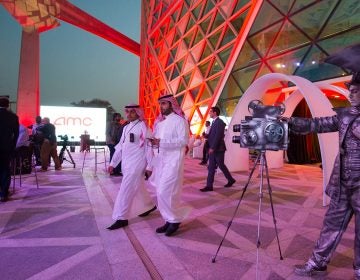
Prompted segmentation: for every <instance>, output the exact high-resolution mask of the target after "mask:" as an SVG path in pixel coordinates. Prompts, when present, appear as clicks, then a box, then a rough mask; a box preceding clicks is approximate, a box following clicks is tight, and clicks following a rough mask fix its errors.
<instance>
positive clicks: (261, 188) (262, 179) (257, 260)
mask: <svg viewBox="0 0 360 280" xmlns="http://www.w3.org/2000/svg"><path fill="white" fill-rule="evenodd" d="M264 165H265V151H260V186H259V209H258V211H259V214H258V227H257V240H256V279H259V275H258V272H259V248H260V244H261V242H260V225H261V207H262V198H263V185H264Z"/></svg>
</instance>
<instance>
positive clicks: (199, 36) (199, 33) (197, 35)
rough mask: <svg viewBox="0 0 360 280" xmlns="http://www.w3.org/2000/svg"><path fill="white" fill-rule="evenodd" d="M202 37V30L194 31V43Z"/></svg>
mask: <svg viewBox="0 0 360 280" xmlns="http://www.w3.org/2000/svg"><path fill="white" fill-rule="evenodd" d="M203 38H204V36H203V35H202V32H201V31H200V30H198V32H197V33H196V37H195V39H194V45H195V44H197V43H199V42H200V41H201V40H202V39H203Z"/></svg>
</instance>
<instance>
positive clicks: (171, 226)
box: [150, 95, 190, 236]
mask: <svg viewBox="0 0 360 280" xmlns="http://www.w3.org/2000/svg"><path fill="white" fill-rule="evenodd" d="M159 105H160V115H159V117H158V118H157V119H156V121H155V124H154V138H153V139H152V140H151V143H152V146H153V151H154V158H153V173H152V176H151V177H150V183H151V184H152V185H154V187H155V188H156V195H157V206H158V209H159V211H160V213H161V216H162V217H163V219H164V220H165V222H166V223H165V224H164V225H163V226H161V227H159V228H157V229H156V232H157V233H165V235H166V236H170V235H172V234H173V233H174V232H176V231H177V229H178V228H179V225H180V223H181V222H182V221H183V220H184V218H185V217H186V216H187V215H188V213H189V212H190V208H189V207H185V206H183V205H181V191H182V186H183V172H184V157H185V151H186V147H187V143H188V141H189V125H188V122H187V120H186V119H185V118H184V115H183V113H182V111H181V108H180V107H179V105H178V103H177V101H176V99H175V98H174V97H173V96H172V95H166V96H163V97H160V98H159Z"/></svg>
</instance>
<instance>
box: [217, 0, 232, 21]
mask: <svg viewBox="0 0 360 280" xmlns="http://www.w3.org/2000/svg"><path fill="white" fill-rule="evenodd" d="M233 2H234V1H233V0H224V1H222V2H221V4H220V6H219V8H220V9H221V11H222V12H223V14H224V15H225V17H226V18H229V17H230V15H231V11H232V9H233Z"/></svg>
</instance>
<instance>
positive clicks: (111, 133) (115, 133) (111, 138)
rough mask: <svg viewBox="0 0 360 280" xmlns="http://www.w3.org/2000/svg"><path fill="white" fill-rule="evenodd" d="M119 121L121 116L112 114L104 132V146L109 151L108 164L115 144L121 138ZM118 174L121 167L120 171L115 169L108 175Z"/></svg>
mask: <svg viewBox="0 0 360 280" xmlns="http://www.w3.org/2000/svg"><path fill="white" fill-rule="evenodd" d="M120 120H121V115H120V114H119V113H114V114H113V117H112V121H111V123H110V124H109V127H108V128H107V130H106V144H107V146H108V148H109V151H110V162H111V160H112V157H113V155H114V153H115V146H116V144H117V143H119V141H120V137H121V133H120V130H121V129H122V127H121V124H120ZM120 164H121V163H119V165H120ZM120 172H121V167H120V171H119V170H118V169H117V168H116V167H115V168H114V169H113V170H112V172H111V173H110V175H114V176H116V175H120Z"/></svg>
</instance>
